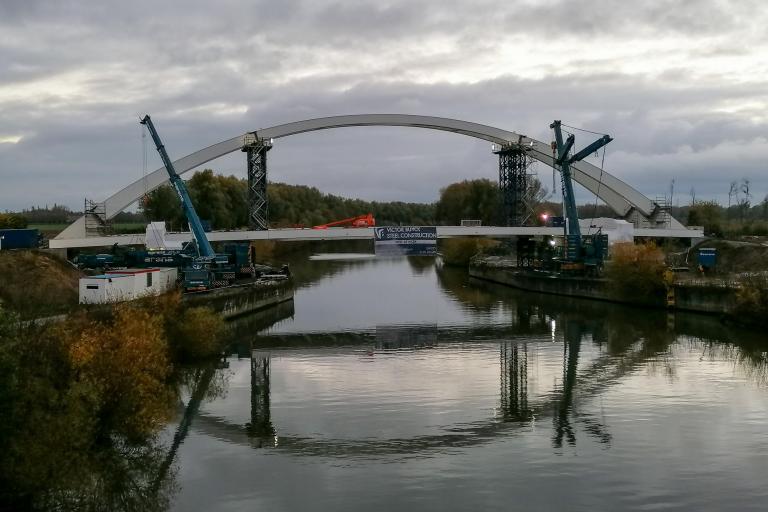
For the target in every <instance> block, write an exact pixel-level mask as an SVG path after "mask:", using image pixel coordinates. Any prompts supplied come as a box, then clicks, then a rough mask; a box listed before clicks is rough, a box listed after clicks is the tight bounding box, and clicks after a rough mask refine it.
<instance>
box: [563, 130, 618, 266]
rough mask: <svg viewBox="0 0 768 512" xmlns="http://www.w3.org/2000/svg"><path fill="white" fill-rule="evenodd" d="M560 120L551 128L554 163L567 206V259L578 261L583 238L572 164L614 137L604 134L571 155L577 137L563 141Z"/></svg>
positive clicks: (570, 136) (564, 202) (565, 214)
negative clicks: (561, 183) (553, 141)
mask: <svg viewBox="0 0 768 512" xmlns="http://www.w3.org/2000/svg"><path fill="white" fill-rule="evenodd" d="M560 125H561V123H560V121H555V122H553V123H552V124H551V125H549V127H550V128H552V129H554V130H555V146H556V147H554V148H553V149H554V150H556V154H555V157H554V159H555V161H554V164H555V165H557V166H560V173H561V174H562V179H563V205H564V207H565V212H563V213H564V216H565V240H566V247H567V255H566V260H568V261H576V260H579V259H580V258H581V257H582V254H581V253H582V239H581V228H580V227H579V213H578V211H577V209H576V197H575V196H574V194H573V179H572V176H571V164H572V163H574V162H578V161H580V160H583V159H584V158H585V157H586V156H588V155H590V154H592V153H594V152H595V151H597V150H599V149H600V148H602V147H603V146H605V145H606V144H608V143H609V142H611V141H612V140H613V139H612V138H611V137H610V136H608V135H603V136H602V137H600V138H599V139H597V140H596V141H594V142H593V143H592V144H590V145H588V146H587V147H585V148H584V149H582V150H581V151H579V152H577V153H575V154H574V155H569V153H570V152H571V149H573V144H574V143H575V142H576V138H575V137H574V136H573V134H570V135H568V138H567V139H566V140H565V143H563V132H562V130H561V127H560Z"/></svg>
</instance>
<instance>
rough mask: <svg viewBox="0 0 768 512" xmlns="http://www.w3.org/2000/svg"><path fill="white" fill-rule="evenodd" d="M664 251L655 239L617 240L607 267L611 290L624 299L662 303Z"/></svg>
mask: <svg viewBox="0 0 768 512" xmlns="http://www.w3.org/2000/svg"><path fill="white" fill-rule="evenodd" d="M665 269H666V265H665V264H664V253H663V252H662V251H661V249H659V248H658V247H656V245H655V244H653V243H647V244H633V243H617V244H614V245H613V247H612V248H611V260H610V261H609V262H608V265H607V266H606V269H605V277H606V278H607V280H608V291H609V294H610V295H611V296H612V297H613V298H614V299H616V300H619V301H622V302H633V303H639V304H647V305H659V304H663V301H664V296H665V292H666V286H665V284H664V270H665Z"/></svg>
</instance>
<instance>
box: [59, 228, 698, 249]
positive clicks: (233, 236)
mask: <svg viewBox="0 0 768 512" xmlns="http://www.w3.org/2000/svg"><path fill="white" fill-rule="evenodd" d="M373 230H374V228H330V229H311V228H300V229H297V228H287V229H270V230H267V231H246V230H243V231H211V232H209V233H208V239H209V240H210V241H211V242H245V241H250V240H279V241H318V240H373V237H374V235H373ZM562 234H563V228H550V227H527V226H526V227H500V226H498V227H497V226H477V227H465V226H437V237H438V238H456V237H472V236H475V237H491V238H505V237H513V236H525V235H529V236H530V235H550V236H561V235H562ZM634 235H635V237H653V238H703V237H704V232H703V231H702V230H701V229H658V228H655V229H652V228H647V229H640V228H636V229H635V230H634ZM167 240H168V241H178V242H188V241H190V240H192V233H190V232H182V233H168V234H167ZM114 244H117V245H121V246H122V245H144V233H136V234H130V235H111V236H93V237H84V238H63V239H58V238H55V239H53V240H50V248H51V249H75V248H87V247H110V246H113V245H114Z"/></svg>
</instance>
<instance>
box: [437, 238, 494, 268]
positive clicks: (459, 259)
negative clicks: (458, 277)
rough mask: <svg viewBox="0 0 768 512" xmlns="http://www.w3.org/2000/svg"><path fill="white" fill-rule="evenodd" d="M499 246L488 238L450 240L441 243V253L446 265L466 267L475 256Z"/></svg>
mask: <svg viewBox="0 0 768 512" xmlns="http://www.w3.org/2000/svg"><path fill="white" fill-rule="evenodd" d="M497 245H498V242H497V241H495V240H489V239H487V238H449V239H446V240H442V241H441V242H440V253H441V254H442V257H443V262H444V263H445V264H446V265H451V266H457V267H459V266H461V267H466V266H467V265H469V261H470V260H471V259H472V257H473V256H474V255H476V254H477V253H479V252H481V251H484V250H488V249H490V248H491V247H495V246H497Z"/></svg>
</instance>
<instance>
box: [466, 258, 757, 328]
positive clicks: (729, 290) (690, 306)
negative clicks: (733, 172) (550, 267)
mask: <svg viewBox="0 0 768 512" xmlns="http://www.w3.org/2000/svg"><path fill="white" fill-rule="evenodd" d="M469 275H470V277H473V278H475V279H482V280H485V281H490V282H494V283H498V284H503V285H506V286H511V287H514V288H518V289H521V290H525V291H531V292H537V293H546V294H550V295H563V296H567V297H580V298H587V299H594V300H601V301H608V302H615V303H624V304H632V305H642V306H645V307H657V308H666V309H677V310H682V311H693V312H697V313H707V314H715V315H721V316H727V317H730V318H735V319H737V320H739V319H740V320H745V319H744V318H740V315H741V311H740V309H741V306H742V302H743V300H742V298H741V296H740V290H741V286H742V283H741V282H740V281H738V280H736V279H725V278H721V279H714V278H707V279H703V278H702V279H697V278H690V277H683V278H680V277H675V280H674V281H673V282H672V283H669V284H668V285H667V292H668V293H667V300H666V301H655V300H648V299H647V298H646V297H625V298H619V297H617V296H616V295H615V294H613V293H612V291H611V286H610V285H611V282H610V280H608V279H605V278H585V277H568V276H561V275H556V274H554V273H550V272H542V271H535V270H522V269H518V268H517V266H516V265H515V264H514V262H513V261H511V260H509V259H508V258H507V259H505V258H499V257H488V258H476V259H475V260H473V261H472V263H471V264H470V266H469Z"/></svg>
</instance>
